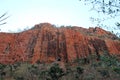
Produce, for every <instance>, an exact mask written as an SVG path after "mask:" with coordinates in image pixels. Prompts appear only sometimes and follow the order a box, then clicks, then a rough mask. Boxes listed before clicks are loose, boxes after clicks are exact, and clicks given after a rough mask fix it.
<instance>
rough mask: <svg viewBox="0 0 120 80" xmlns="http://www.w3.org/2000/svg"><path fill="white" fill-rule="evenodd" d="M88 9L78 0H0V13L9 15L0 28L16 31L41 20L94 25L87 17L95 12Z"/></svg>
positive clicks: (61, 23) (74, 24) (73, 24)
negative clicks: (5, 22)
mask: <svg viewBox="0 0 120 80" xmlns="http://www.w3.org/2000/svg"><path fill="white" fill-rule="evenodd" d="M89 10H90V6H88V7H86V6H85V5H84V4H82V3H81V2H80V1H79V0H0V15H2V14H3V13H5V12H7V13H8V14H7V15H6V16H10V17H9V18H8V19H7V20H6V21H7V24H5V25H2V26H0V29H1V31H17V30H18V29H24V28H26V27H32V26H34V25H35V24H39V23H43V22H49V23H51V24H55V25H72V26H80V27H86V28H88V27H91V26H92V27H94V26H96V25H93V23H91V21H90V19H89V18H90V17H91V16H95V15H97V14H96V13H93V12H90V11H89ZM97 16H98V15H97ZM109 23H110V22H108V23H107V24H109Z"/></svg>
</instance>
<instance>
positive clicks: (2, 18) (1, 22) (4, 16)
mask: <svg viewBox="0 0 120 80" xmlns="http://www.w3.org/2000/svg"><path fill="white" fill-rule="evenodd" d="M6 15H7V12H6V13H4V14H2V15H1V16H0V26H1V25H4V24H6V23H7V22H4V21H5V20H6V19H7V18H8V17H9V16H6Z"/></svg>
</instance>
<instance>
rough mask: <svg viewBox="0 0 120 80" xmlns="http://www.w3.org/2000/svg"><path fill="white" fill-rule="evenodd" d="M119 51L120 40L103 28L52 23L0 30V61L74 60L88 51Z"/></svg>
mask: <svg viewBox="0 0 120 80" xmlns="http://www.w3.org/2000/svg"><path fill="white" fill-rule="evenodd" d="M105 51H107V52H109V53H110V54H117V55H120V40H118V38H117V37H116V36H115V35H113V34H111V33H110V32H107V31H105V30H103V29H101V28H98V27H96V28H89V29H85V28H81V27H76V26H73V27H61V28H56V27H55V26H54V25H51V24H49V23H41V24H38V25H35V27H33V28H32V29H30V30H27V31H23V32H20V33H0V63H3V64H12V63H15V62H22V61H28V62H31V63H35V62H36V61H40V62H53V61H56V60H57V59H61V60H62V61H63V62H71V61H73V60H75V59H77V58H83V57H86V56H88V55H89V54H92V53H94V54H102V53H104V52H105Z"/></svg>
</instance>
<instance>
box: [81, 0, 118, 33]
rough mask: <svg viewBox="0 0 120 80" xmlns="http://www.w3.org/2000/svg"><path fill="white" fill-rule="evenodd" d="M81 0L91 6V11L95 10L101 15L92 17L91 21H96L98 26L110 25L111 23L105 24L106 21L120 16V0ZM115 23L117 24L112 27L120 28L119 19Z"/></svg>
mask: <svg viewBox="0 0 120 80" xmlns="http://www.w3.org/2000/svg"><path fill="white" fill-rule="evenodd" d="M79 1H83V2H84V4H85V5H87V6H90V11H95V12H97V13H98V14H99V15H100V16H92V17H90V19H91V21H92V22H95V23H96V24H97V26H100V27H108V26H109V25H105V24H104V22H105V21H108V20H110V19H116V18H118V17H119V16H120V0H79ZM114 24H115V25H114V26H112V29H114V30H115V29H119V30H120V25H119V24H120V23H119V21H116V22H115V23H114ZM108 28H109V27H108ZM119 32H120V31H119ZM118 34H120V33H118Z"/></svg>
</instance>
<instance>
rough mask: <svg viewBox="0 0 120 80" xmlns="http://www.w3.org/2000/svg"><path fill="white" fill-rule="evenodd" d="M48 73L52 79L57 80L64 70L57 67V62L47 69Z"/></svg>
mask: <svg viewBox="0 0 120 80" xmlns="http://www.w3.org/2000/svg"><path fill="white" fill-rule="evenodd" d="M48 75H49V76H50V77H51V79H52V80H58V79H59V78H60V77H62V76H63V75H64V71H63V70H62V69H61V68H60V67H59V65H58V64H55V65H53V66H52V67H51V68H50V69H49V70H48Z"/></svg>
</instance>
